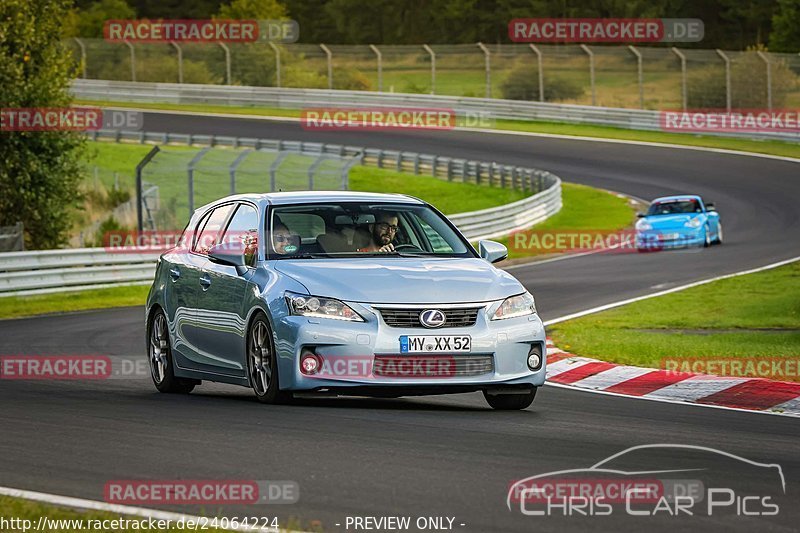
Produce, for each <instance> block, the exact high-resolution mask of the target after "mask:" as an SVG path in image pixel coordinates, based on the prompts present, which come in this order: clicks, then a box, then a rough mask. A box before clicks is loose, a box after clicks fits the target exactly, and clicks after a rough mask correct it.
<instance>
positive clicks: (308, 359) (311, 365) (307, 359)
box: [300, 352, 320, 376]
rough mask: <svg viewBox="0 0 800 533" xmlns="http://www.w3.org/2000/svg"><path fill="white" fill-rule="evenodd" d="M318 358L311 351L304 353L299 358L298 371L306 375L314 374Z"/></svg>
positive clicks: (317, 368)
mask: <svg viewBox="0 0 800 533" xmlns="http://www.w3.org/2000/svg"><path fill="white" fill-rule="evenodd" d="M319 367H320V360H319V357H318V356H317V355H315V354H313V353H308V352H307V353H305V354H304V355H303V357H302V358H301V359H300V371H301V372H302V373H303V374H306V375H308V376H310V375H313V374H316V373H317V372H318V371H319Z"/></svg>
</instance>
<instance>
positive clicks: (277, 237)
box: [272, 235, 291, 242]
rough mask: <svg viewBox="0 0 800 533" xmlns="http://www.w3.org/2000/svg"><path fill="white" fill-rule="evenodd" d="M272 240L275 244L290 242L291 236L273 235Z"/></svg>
mask: <svg viewBox="0 0 800 533" xmlns="http://www.w3.org/2000/svg"><path fill="white" fill-rule="evenodd" d="M272 239H273V240H274V241H275V242H289V240H290V239H291V236H290V235H273V236H272Z"/></svg>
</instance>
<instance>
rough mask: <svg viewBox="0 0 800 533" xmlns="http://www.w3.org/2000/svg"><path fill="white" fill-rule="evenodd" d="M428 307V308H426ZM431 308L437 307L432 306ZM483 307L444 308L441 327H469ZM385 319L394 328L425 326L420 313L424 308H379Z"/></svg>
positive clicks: (472, 324)
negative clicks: (443, 320) (420, 319)
mask: <svg viewBox="0 0 800 533" xmlns="http://www.w3.org/2000/svg"><path fill="white" fill-rule="evenodd" d="M426 309H427V308H426ZM430 309H435V307H431V308H430ZM481 309H483V307H461V308H457V309H442V310H441V311H442V312H443V313H444V315H445V322H444V325H443V326H441V327H440V328H424V329H441V328H468V327H470V326H474V325H475V321H476V320H477V319H478V312H479V311H480V310H481ZM379 311H380V312H381V316H382V317H383V321H384V322H386V325H388V326H391V327H393V328H423V327H424V326H423V325H422V324H420V322H419V314H420V313H421V312H422V311H423V309H379Z"/></svg>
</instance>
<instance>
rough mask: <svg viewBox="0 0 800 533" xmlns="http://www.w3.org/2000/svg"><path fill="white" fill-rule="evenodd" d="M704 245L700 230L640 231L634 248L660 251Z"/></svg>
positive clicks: (703, 236)
mask: <svg viewBox="0 0 800 533" xmlns="http://www.w3.org/2000/svg"><path fill="white" fill-rule="evenodd" d="M704 243H705V235H704V233H703V230H702V229H699V230H688V229H679V230H678V229H675V230H669V231H667V230H664V231H652V230H651V231H640V232H637V233H636V248H638V249H645V250H662V249H672V248H696V247H699V246H702V245H703V244H704Z"/></svg>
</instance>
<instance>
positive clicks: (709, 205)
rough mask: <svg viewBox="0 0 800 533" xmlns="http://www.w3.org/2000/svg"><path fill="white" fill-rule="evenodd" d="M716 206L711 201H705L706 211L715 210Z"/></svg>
mask: <svg viewBox="0 0 800 533" xmlns="http://www.w3.org/2000/svg"><path fill="white" fill-rule="evenodd" d="M716 210H717V208H716V207H714V203H713V202H706V211H716Z"/></svg>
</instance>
